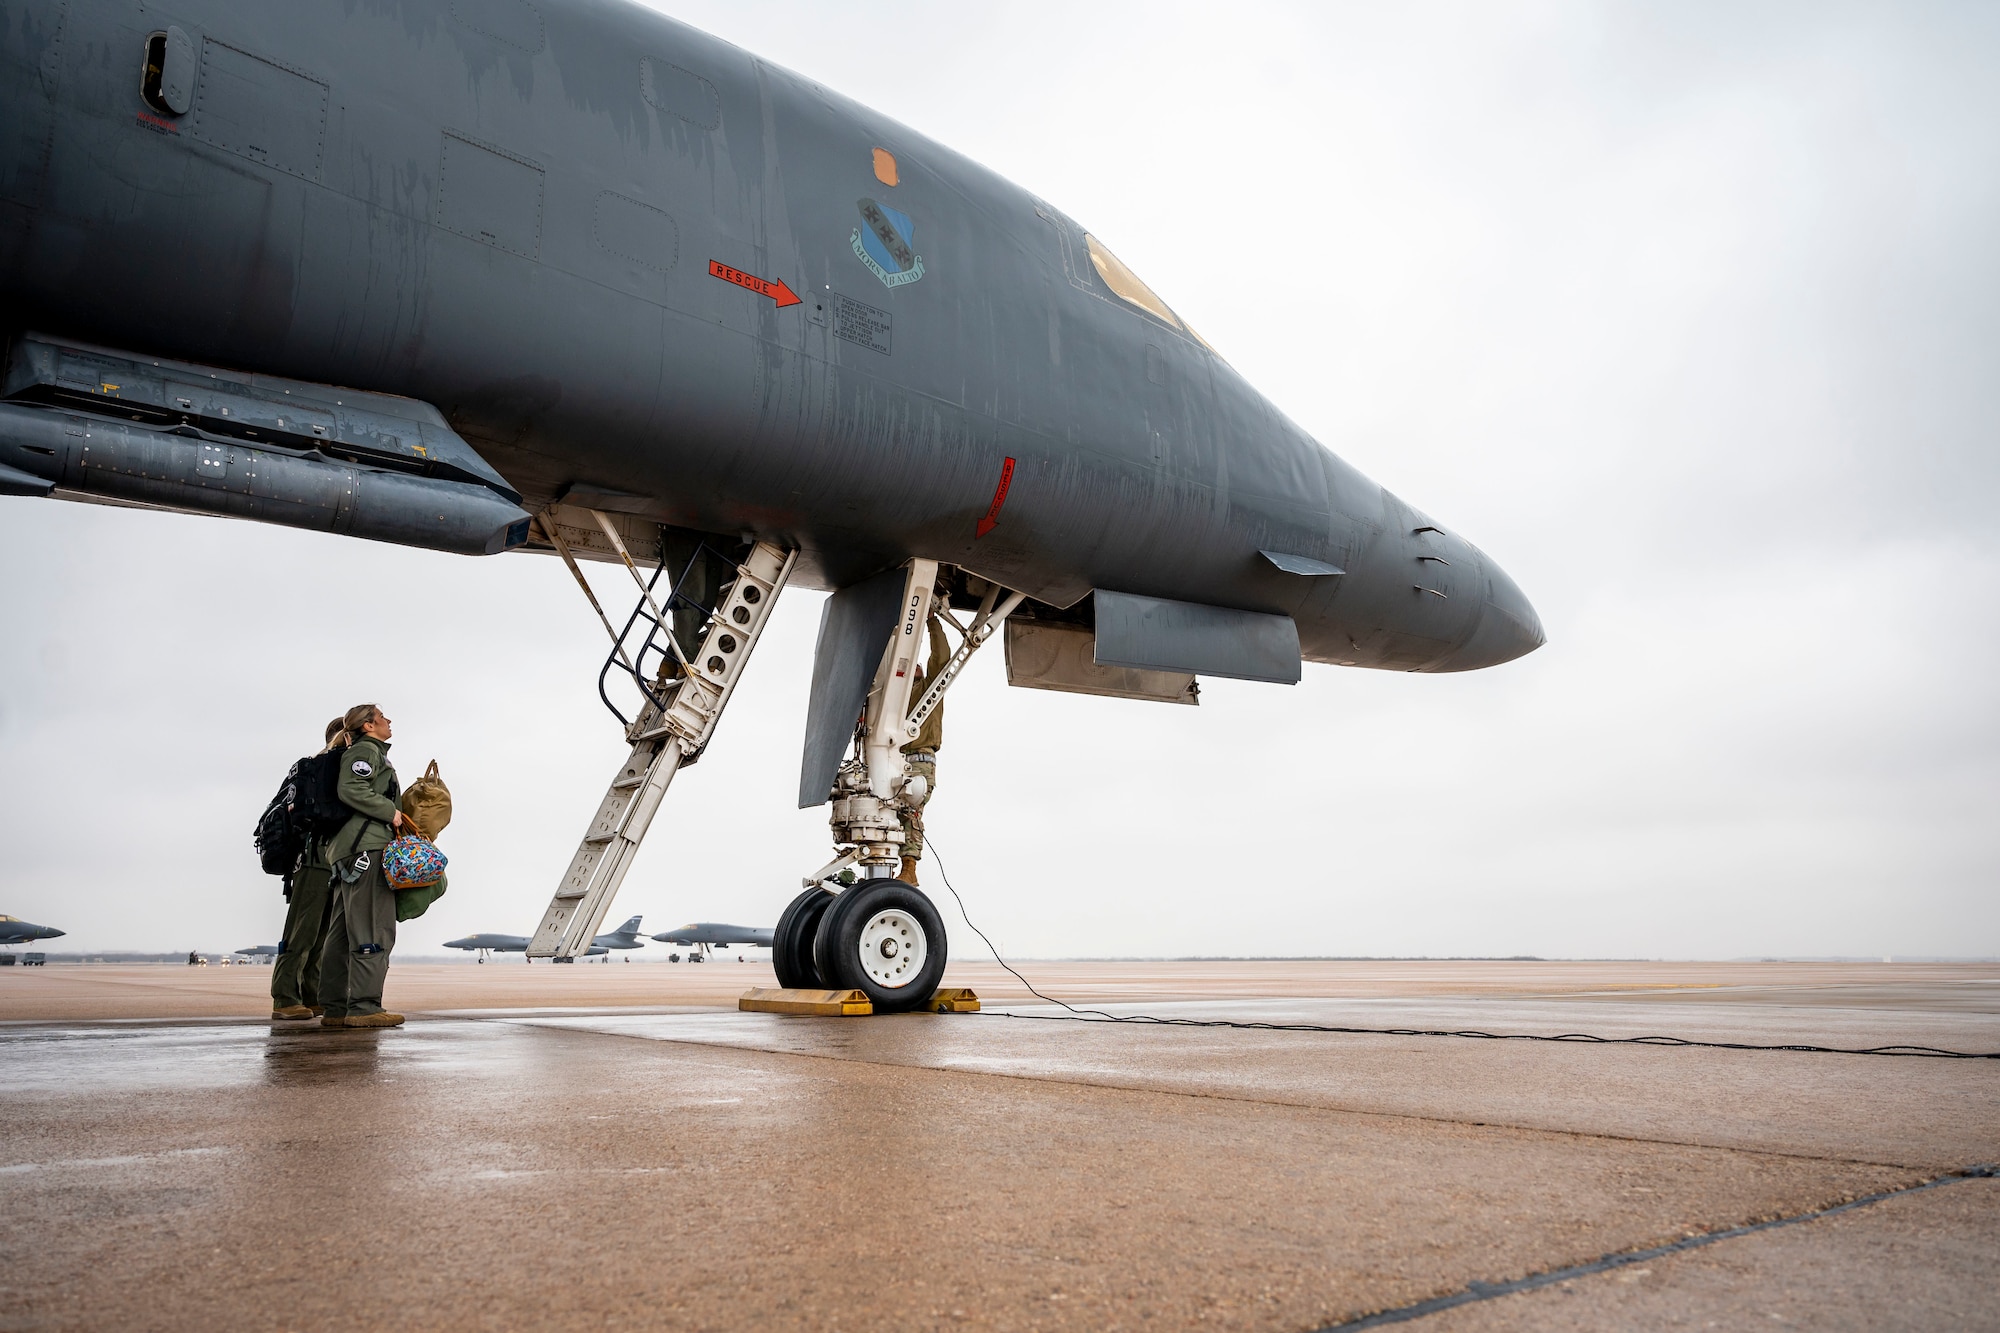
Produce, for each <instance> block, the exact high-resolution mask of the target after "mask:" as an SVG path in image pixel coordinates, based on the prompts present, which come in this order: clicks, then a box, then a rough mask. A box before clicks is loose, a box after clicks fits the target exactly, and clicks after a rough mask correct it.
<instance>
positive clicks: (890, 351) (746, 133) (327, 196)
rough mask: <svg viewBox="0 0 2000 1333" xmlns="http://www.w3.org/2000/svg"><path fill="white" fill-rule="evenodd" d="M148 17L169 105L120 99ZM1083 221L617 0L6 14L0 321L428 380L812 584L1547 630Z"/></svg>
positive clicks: (1395, 652) (537, 447)
mask: <svg viewBox="0 0 2000 1333" xmlns="http://www.w3.org/2000/svg"><path fill="white" fill-rule="evenodd" d="M167 29H171V30H172V31H173V32H175V33H177V34H180V36H178V37H176V39H175V40H176V41H182V40H184V41H185V42H186V43H187V50H188V52H189V53H190V54H189V56H188V60H189V61H190V62H191V63H190V64H189V65H188V68H189V69H190V70H192V74H191V75H190V78H191V79H192V83H191V93H190V96H189V99H188V110H187V111H186V112H185V113H181V114H169V113H166V112H163V111H162V110H161V109H160V108H159V107H158V106H156V105H151V104H149V103H148V101H147V100H146V97H145V96H144V95H143V90H142V73H143V70H142V66H143V65H144V63H145V59H146V52H147V50H148V41H149V38H151V37H152V35H153V34H155V33H158V32H162V31H163V30H167ZM1092 245H1093V242H1092V241H1091V240H1090V239H1088V238H1087V237H1086V233H1085V231H1084V229H1083V228H1082V227H1080V226H1078V225H1077V224H1076V223H1074V222H1072V221H1071V220H1069V219H1068V218H1067V217H1065V216H1064V215H1063V214H1062V213H1061V212H1060V211H1058V210H1057V209H1056V208H1055V207H1053V206H1051V205H1050V204H1048V203H1046V202H1045V201H1042V200H1039V199H1037V198H1035V197H1034V196H1032V195H1030V194H1028V193H1027V192H1026V191H1024V190H1021V189H1020V188H1018V187H1016V186H1014V185H1012V184H1010V183H1008V182H1007V181H1005V180H1003V179H1001V178H999V177H998V176H996V175H994V174H993V173H992V172H990V171H988V170H986V169H985V168H983V167H981V166H979V165H978V164H977V163H974V162H972V161H969V160H968V159H966V158H965V157H963V156H961V155H959V154H957V153H954V152H952V151H951V150H949V149H946V148H944V147H942V146H940V145H938V144H935V143H933V142H931V141H930V140H928V139H926V138H924V137H923V136H922V135H919V134H917V133H915V132H913V131H911V130H910V129H908V128H906V127H904V126H902V125H899V124H897V123H896V122H894V121H892V120H889V119H888V118H886V117H883V116H880V115H878V114H876V113H874V112H872V111H869V110H868V109H867V108H865V107H862V106H860V105H858V104H856V103H854V102H851V101H849V100H847V99H846V98H843V97H841V96H839V95H837V94H835V93H833V92H831V91H829V90H827V89H825V88H822V87H820V86H819V85H817V84H815V83H813V82H812V81H810V80H808V79H805V78H802V77H800V76H798V75H795V74H792V73H790V72H788V71H785V70H783V69H780V68H777V67H775V66H773V65H771V64H768V63H767V62H764V61H762V60H759V59H757V58H756V57H755V56H753V55H751V54H750V53H748V52H746V51H743V50H741V49H740V48H737V47H734V46H731V45H729V44H728V43H725V42H722V41H719V40H716V39H715V38H712V37H709V36H707V35H705V34H703V33H700V32H698V31H696V30H694V29H692V28H689V27H687V26H685V25H683V24H680V23H677V22H674V21H673V20H671V19H668V18H666V17H664V16H662V15H659V14H657V13H654V12H652V11H649V10H646V9H642V8H640V7H638V6H636V5H630V4H623V3H603V2H601V0H534V3H533V4H530V3H527V0H377V2H375V3H370V4H367V5H352V4H336V3H331V2H330V0H306V2H302V3H296V4H284V5H273V4H257V3H249V2H248V0H175V3H174V4H172V5H171V6H167V7H161V6H157V5H144V6H142V5H141V4H140V3H138V0H67V3H59V2H58V0H14V2H13V3H9V4H7V5H6V7H5V8H4V10H0V309H4V311H5V312H6V314H5V315H4V316H0V318H4V319H5V320H6V321H7V325H8V327H6V328H4V329H0V335H6V336H12V335H15V334H18V333H19V332H21V331H23V330H28V329H37V330H41V331H44V332H47V333H50V334H55V335H60V336H65V337H70V338H75V339H80V340H86V341H89V342H94V343H98V344H103V345H106V346H111V347H117V348H126V349H131V350H133V351H135V352H141V353H149V354H152V355H156V356H164V357H173V358H176V359H181V360H187V361H194V362H201V363H206V364H214V365H218V366H225V367H230V368H235V369H238V370H246V371H255V372H258V373H263V374H271V375H282V376H288V377H292V378H296V379H300V380H308V381H313V382H317V383H325V384H336V385H344V386H350V387H354V388H359V389H364V390H370V391H374V392H379V393H388V394H398V395H406V396H408V397H411V398H416V399H420V400H422V401H424V402H427V403H430V404H434V405H435V406H436V407H437V408H439V409H440V410H441V411H442V412H443V413H444V416H445V418H446V419H447V420H448V421H449V422H450V424H451V426H452V427H453V428H454V429H455V430H456V431H457V432H458V433H459V434H460V435H462V436H463V437H464V438H465V439H466V440H468V441H470V442H471V443H472V444H473V445H474V446H475V447H476V448H477V449H478V451H479V453H480V454H481V456H482V457H484V458H485V459H486V460H487V462H489V463H491V464H492V465H493V467H494V468H496V469H497V470H498V471H499V472H500V473H501V474H502V475H504V476H505V477H506V479H507V481H508V483H509V484H510V485H511V487H512V488H514V489H515V490H517V491H519V492H520V494H521V496H522V504H523V506H524V507H525V508H527V509H529V510H531V511H533V510H536V509H538V508H539V507H540V506H541V505H543V504H546V503H547V502H549V501H551V500H554V499H557V498H558V497H561V496H563V495H565V494H569V495H587V496H594V497H597V499H596V500H595V501H594V503H595V504H596V507H599V508H609V509H614V510H621V511H622V512H627V513H632V514H639V515H643V516H644V517H646V518H648V519H651V520H658V521H661V522H666V523H671V524H676V525H680V526H684V527H689V528H695V529H700V530H704V531H714V532H724V533H746V534H755V535H758V536H762V537H766V538H769V539H772V540H776V541H781V542H783V543H784V544H786V545H788V546H796V547H799V548H801V549H802V551H803V556H802V561H801V565H800V568H799V571H798V573H797V574H796V575H795V576H794V577H795V578H796V580H797V581H799V582H801V583H804V584H808V585H811V586H819V587H835V586H841V585H844V584H846V583H850V582H852V581H854V580H855V579H857V578H860V577H862V576H865V575H867V574H869V573H872V572H874V571H875V570H878V569H881V568H883V567H885V566H886V565H889V564H892V563H894V562H896V561H899V560H902V559H905V558H908V557H911V556H919V557H927V558H934V559H938V560H941V561H945V562H948V563H950V564H953V565H957V566H959V567H961V568H963V569H966V570H968V571H971V572H974V573H976V574H979V575H981V576H984V577H986V578H989V579H991V580H993V581H995V582H998V583H1001V584H1003V585H1005V586H1007V587H1011V588H1015V589H1018V590H1021V591H1024V592H1026V593H1028V594H1029V595H1030V596H1032V597H1034V598H1037V599H1039V600H1041V601H1044V602H1046V603H1049V604H1052V605H1055V606H1059V607H1060V606H1067V605H1070V604H1072V603H1074V602H1076V601H1077V600H1078V599H1080V598H1082V597H1083V596H1084V595H1085V594H1086V593H1088V592H1089V591H1090V590H1091V589H1093V588H1098V589H1112V590H1117V591H1121V592H1129V593H1136V594H1142V595H1147V596H1156V597H1164V598H1171V599H1177V600H1181V601H1188V602H1197V603H1206V604H1211V605H1216V606H1224V607H1230V608H1236V609H1239V610H1246V611H1261V612H1270V613H1278V614H1283V615H1288V616H1291V617H1293V618H1294V619H1295V620H1296V621H1297V624H1298V629H1299V636H1300V642H1301V648H1302V651H1303V655H1304V656H1305V658H1306V659H1308V660H1313V661H1321V662H1338V663H1345V664H1350V665H1358V666H1370V667H1384V668H1395V669H1404V670H1424V671H1450V670H1462V669H1469V668H1474V667H1479V666H1485V665H1490V664H1493V663H1496V662H1500V661H1505V660H1508V659H1509V658H1512V657H1516V656H1519V655H1520V654H1522V653H1524V652H1527V651H1530V650H1532V649H1533V648H1534V647H1535V646H1537V645H1538V644H1539V643H1540V642H1541V637H1542V636H1541V629H1540V625H1539V622H1538V621H1537V620H1536V618H1535V614H1534V612H1533V610H1532V608H1530V606H1529V604H1528V602H1527V600H1526V598H1525V597H1524V596H1522V594H1521V592H1520V590H1519V589H1518V588H1517V587H1515V585H1514V584H1513V583H1512V581H1511V580H1509V579H1508V577H1507V576H1506V574H1505V573H1504V572H1502V571H1501V570H1500V569H1499V567H1498V566H1497V565H1496V564H1494V562H1493V561H1491V560H1490V559H1488V558H1487V557H1485V556H1484V555H1483V554H1481V553H1480V552H1479V551H1477V550H1476V549H1475V548H1474V547H1472V546H1471V545H1470V544H1469V543H1468V542H1466V541H1464V540H1463V539H1461V538H1459V537H1457V536H1456V535H1455V534H1452V533H1449V532H1446V531H1439V530H1438V529H1437V527H1436V525H1434V524H1433V523H1432V522H1431V520H1430V519H1428V518H1427V517H1426V516H1425V515H1423V514H1422V513H1419V512H1418V511H1416V510H1414V509H1412V508H1411V507H1410V506H1408V505H1406V504H1404V503H1403V502H1402V501H1401V500H1399V499H1397V498H1396V497H1395V496H1393V495H1391V494H1389V493H1388V492H1387V491H1385V490H1383V489H1382V488H1381V487H1379V486H1377V485H1376V484H1375V483H1373V482H1371V481H1369V480H1368V479H1367V478H1366V477H1364V476H1362V475H1361V474H1360V473H1359V472H1357V471H1356V470H1355V469H1353V468H1352V467H1350V466H1348V465H1347V464H1346V463H1344V462H1343V461H1341V459H1339V458H1338V457H1337V456H1336V455H1334V454H1333V453H1332V452H1331V451H1329V450H1327V449H1326V448H1324V447H1322V446H1321V445H1320V444H1318V443H1317V442H1316V441H1314V440H1313V439H1311V438H1310V437H1309V436H1307V435H1306V434H1305V432H1303V431H1302V430H1300V429H1299V428H1298V427H1297V426H1296V425H1294V424H1293V423H1292V422H1290V421H1289V420H1287V419H1286V418H1285V417H1284V416H1283V415H1282V414H1281V413H1279V412H1278V411H1277V410H1276V409H1275V408H1273V407H1272V405H1271V404H1270V403H1268V402H1267V401H1266V400H1265V399H1264V398H1263V397H1262V396H1260V395H1259V394H1258V393H1257V392H1256V391H1255V390H1253V389H1252V388H1251V387H1250V386H1249V385H1248V384H1247V383H1246V382H1245V381H1244V380H1243V379H1242V377H1241V376H1240V375H1238V374H1237V372H1236V371H1235V370H1234V369H1232V368H1231V367H1230V365H1229V364H1228V363H1227V362H1226V361H1224V360H1223V359H1222V358H1221V357H1220V356H1218V355H1216V354H1215V353H1213V352H1212V351H1210V350H1209V349H1208V348H1207V346H1206V345H1205V344H1203V343H1202V342H1201V341H1200V339H1199V338H1197V337H1196V336H1194V335H1193V334H1192V332H1191V331H1190V330H1189V329H1188V328H1187V326H1186V325H1185V324H1184V323H1183V322H1182V321H1180V320H1179V318H1178V317H1177V316H1175V315H1174V314H1173V313H1172V312H1171V311H1170V310H1169V309H1167V308H1166V307H1165V306H1164V305H1163V304H1162V305H1160V306H1159V307H1158V308H1157V309H1148V308H1147V306H1146V304H1145V303H1143V302H1138V301H1134V300H1131V299H1126V297H1124V296H1121V295H1120V294H1119V292H1118V291H1117V290H1114V287H1113V285H1112V281H1111V279H1110V277H1109V275H1108V274H1107V271H1106V269H1105V268H1104V266H1103V265H1102V263H1101V262H1100V261H1098V260H1095V259H1093V258H1092V255H1091V249H1092ZM885 259H886V260H887V261H888V262H886V263H885V262H883V261H884V260H885ZM1113 262H1114V263H1115V261H1113ZM794 295H795V296H796V298H797V299H796V301H795V302H794V301H791V300H790V299H788V298H790V297H792V296H794ZM26 461H27V462H30V463H31V462H32V461H33V460H26ZM1260 551H1278V552H1282V553H1288V554H1292V555H1297V556H1302V557H1306V558H1307V559H1309V560H1315V561H1319V562H1322V563H1324V564H1325V565H1328V566H1332V567H1335V568H1336V569H1338V570H1341V571H1344V573H1340V574H1338V575H1335V576H1323V577H1311V576H1301V575H1299V574H1296V573H1287V572H1284V571H1282V570H1280V569H1278V568H1276V567H1274V566H1273V565H1272V564H1271V563H1270V562H1269V561H1268V560H1266V559H1265V558H1264V557H1262V556H1260V555H1259V552H1260Z"/></svg>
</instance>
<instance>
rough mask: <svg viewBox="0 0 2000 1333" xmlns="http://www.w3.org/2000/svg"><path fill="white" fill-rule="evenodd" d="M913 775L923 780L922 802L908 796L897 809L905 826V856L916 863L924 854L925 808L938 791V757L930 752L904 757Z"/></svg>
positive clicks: (897, 817)
mask: <svg viewBox="0 0 2000 1333" xmlns="http://www.w3.org/2000/svg"><path fill="white" fill-rule="evenodd" d="M903 762H904V763H906V764H908V765H909V769H910V772H911V774H912V775H914V776H918V777H921V778H923V780H924V795H923V799H922V800H916V801H913V800H911V799H910V798H909V796H908V795H907V794H905V795H904V797H903V799H902V801H901V802H900V803H899V804H898V805H897V807H896V821H897V822H898V823H900V824H901V825H902V826H903V855H904V856H906V857H908V858H909V859H910V860H912V861H915V860H918V859H919V858H921V857H922V856H923V854H924V807H925V806H926V805H928V804H929V803H930V799H931V796H932V794H933V793H935V792H936V791H937V755H935V754H933V753H931V752H930V751H928V750H919V751H918V752H917V753H915V754H906V755H904V756H903Z"/></svg>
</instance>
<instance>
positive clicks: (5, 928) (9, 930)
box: [0, 916, 68, 944]
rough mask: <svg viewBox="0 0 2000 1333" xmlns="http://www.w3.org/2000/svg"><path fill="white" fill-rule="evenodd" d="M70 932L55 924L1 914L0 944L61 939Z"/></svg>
mask: <svg viewBox="0 0 2000 1333" xmlns="http://www.w3.org/2000/svg"><path fill="white" fill-rule="evenodd" d="M67 933H68V932H66V931H61V930H57V929H56V928H55V927H54V926H38V925H36V924H35V923H34V922H32V921H23V920H22V919H21V918H20V917H18V916H0V944H26V943H28V942H29V941H30V940H54V939H61V938H62V937H63V936H64V935H65V934H67Z"/></svg>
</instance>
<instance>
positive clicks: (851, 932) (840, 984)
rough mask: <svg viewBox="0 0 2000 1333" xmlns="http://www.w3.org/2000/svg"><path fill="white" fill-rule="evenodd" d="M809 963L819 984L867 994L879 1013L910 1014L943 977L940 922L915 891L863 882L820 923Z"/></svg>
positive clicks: (896, 882) (893, 883)
mask: <svg viewBox="0 0 2000 1333" xmlns="http://www.w3.org/2000/svg"><path fill="white" fill-rule="evenodd" d="M813 961H814V963H815V964H816V967H817V970H818V973H819V976H820V978H821V984H823V985H826V986H830V987H834V988H837V989H841V990H847V989H853V990H859V991H863V992H865V993H866V994H867V996H868V998H869V999H870V1000H871V1001H873V1002H874V1005H875V1012H877V1013H881V1014H903V1013H908V1012H910V1011H911V1010H912V1009H921V1008H922V1007H923V1006H924V1003H925V1001H927V1000H929V999H930V998H931V996H932V995H933V994H935V993H936V992H937V986H938V980H939V978H941V977H942V976H944V962H945V938H944V921H943V919H942V918H940V917H939V916H938V912H937V908H935V907H933V906H931V900H930V899H929V898H926V897H925V896H924V895H923V894H922V893H920V892H918V891H917V889H916V887H915V886H914V885H910V884H905V883H904V882H903V881H902V880H900V879H870V880H863V881H862V882H861V883H859V884H856V885H855V886H854V887H853V888H851V889H848V890H847V891H846V892H845V893H842V894H841V895H840V896H839V897H838V898H836V899H834V902H833V906H832V907H830V908H828V909H826V915H824V916H823V917H821V918H820V922H819V933H818V935H817V936H816V937H815V939H814V941H813Z"/></svg>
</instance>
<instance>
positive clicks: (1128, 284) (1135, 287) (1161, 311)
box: [1083, 232, 1184, 329]
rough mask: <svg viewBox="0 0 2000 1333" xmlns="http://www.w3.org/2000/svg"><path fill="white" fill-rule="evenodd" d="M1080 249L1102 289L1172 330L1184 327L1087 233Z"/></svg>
mask: <svg viewBox="0 0 2000 1333" xmlns="http://www.w3.org/2000/svg"><path fill="white" fill-rule="evenodd" d="M1083 243H1084V245H1085V246H1086V247H1087V248H1088V249H1089V250H1090V262H1091V264H1092V265H1093V266H1095V267H1096V269H1097V276H1098V277H1100V278H1102V279H1104V285H1105V286H1106V287H1109V288H1110V289H1111V290H1112V291H1114V292H1116V293H1117V294H1118V295H1119V296H1121V297H1123V298H1124V299H1125V300H1127V301H1130V302H1131V303H1132V304H1133V305H1135V306H1138V307H1139V308H1140V309H1141V310H1143V311H1145V312H1146V313H1147V314H1149V315H1154V316H1156V317H1158V318H1160V319H1163V320H1165V321H1166V322H1167V323H1169V324H1171V325H1173V326H1174V327H1175V328H1177V329H1178V328H1182V327H1184V326H1183V325H1182V324H1181V322H1180V320H1179V319H1177V318H1175V316H1174V312H1173V311H1171V310H1169V309H1167V303H1166V302H1165V301H1162V300H1161V299H1160V298H1159V297H1158V296H1156V295H1154V294H1153V289H1152V288H1151V287H1148V286H1147V285H1146V284H1145V283H1143V282H1141V281H1139V275H1138V274H1136V273H1134V272H1133V271H1132V270H1131V269H1129V268H1126V267H1125V261H1124V260H1122V259H1120V258H1119V257H1118V256H1117V255H1114V254H1112V253H1111V252H1110V251H1109V250H1107V249H1105V248H1104V244H1103V242H1101V241H1099V240H1098V239H1097V238H1096V237H1095V236H1092V235H1090V234H1089V233H1088V232H1086V233H1085V234H1084V237H1083Z"/></svg>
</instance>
